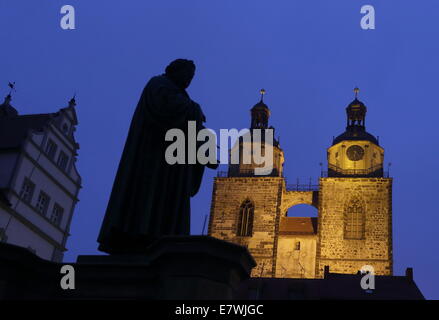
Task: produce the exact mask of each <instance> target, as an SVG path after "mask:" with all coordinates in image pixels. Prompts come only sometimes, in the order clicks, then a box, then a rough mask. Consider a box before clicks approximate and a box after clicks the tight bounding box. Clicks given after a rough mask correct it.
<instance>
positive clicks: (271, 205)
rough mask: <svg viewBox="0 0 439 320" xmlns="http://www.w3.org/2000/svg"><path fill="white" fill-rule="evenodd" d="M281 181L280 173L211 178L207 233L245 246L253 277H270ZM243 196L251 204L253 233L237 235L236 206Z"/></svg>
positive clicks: (237, 211) (237, 207)
mask: <svg viewBox="0 0 439 320" xmlns="http://www.w3.org/2000/svg"><path fill="white" fill-rule="evenodd" d="M283 183H284V180H283V178H280V177H248V178H238V177H229V178H219V177H218V178H215V180H214V187H213V194H212V207H211V213H210V221H209V235H211V236H213V237H216V238H219V239H222V240H226V241H230V242H234V243H237V244H241V245H244V246H247V248H248V249H249V251H250V253H251V254H252V256H253V258H254V259H255V260H256V263H257V266H256V267H255V268H254V269H253V271H252V276H253V277H274V273H275V271H274V269H275V268H274V265H275V257H276V243H277V236H276V235H277V228H278V225H279V214H280V210H279V209H280V201H281V195H282V189H283ZM246 199H250V200H251V201H252V202H253V204H254V220H253V235H252V236H251V237H240V236H237V234H236V233H237V223H238V217H239V210H240V206H241V204H242V203H243V202H244V201H245V200H246Z"/></svg>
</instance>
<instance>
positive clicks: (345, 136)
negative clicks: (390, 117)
mask: <svg viewBox="0 0 439 320" xmlns="http://www.w3.org/2000/svg"><path fill="white" fill-rule="evenodd" d="M345 140H366V141H370V142H372V143H374V144H376V145H377V146H379V142H378V139H377V138H375V136H374V135H372V134H370V133H369V132H367V131H366V130H365V129H362V128H359V127H354V126H352V127H347V128H346V131H345V132H343V133H342V134H340V135H339V136H337V137H336V138H335V139H334V140H333V141H332V145H335V144H337V143H339V142H342V141H345Z"/></svg>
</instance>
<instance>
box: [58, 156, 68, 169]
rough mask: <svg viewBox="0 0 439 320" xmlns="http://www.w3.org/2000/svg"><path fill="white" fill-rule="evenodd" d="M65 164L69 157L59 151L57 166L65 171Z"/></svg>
mask: <svg viewBox="0 0 439 320" xmlns="http://www.w3.org/2000/svg"><path fill="white" fill-rule="evenodd" d="M67 162H69V157H68V156H67V155H66V154H65V152H64V151H61V152H60V153H59V156H58V162H57V165H58V166H59V167H60V168H61V169H62V170H66V168H67Z"/></svg>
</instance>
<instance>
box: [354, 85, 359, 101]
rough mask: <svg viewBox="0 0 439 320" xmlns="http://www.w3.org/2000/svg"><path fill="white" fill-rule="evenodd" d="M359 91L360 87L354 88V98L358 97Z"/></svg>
mask: <svg viewBox="0 0 439 320" xmlns="http://www.w3.org/2000/svg"><path fill="white" fill-rule="evenodd" d="M359 92H360V89H359V88H358V87H355V88H354V93H355V99H358V93H359Z"/></svg>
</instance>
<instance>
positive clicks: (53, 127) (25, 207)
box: [0, 94, 81, 262]
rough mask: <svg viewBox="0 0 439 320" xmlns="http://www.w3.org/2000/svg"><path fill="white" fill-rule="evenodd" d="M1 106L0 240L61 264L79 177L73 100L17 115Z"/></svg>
mask: <svg viewBox="0 0 439 320" xmlns="http://www.w3.org/2000/svg"><path fill="white" fill-rule="evenodd" d="M11 100H12V98H11V95H10V94H9V95H8V96H6V98H5V100H4V102H3V104H1V105H0V242H5V243H9V244H14V245H18V246H21V247H24V248H27V249H29V250H30V251H32V252H33V253H35V254H36V255H38V256H39V257H41V258H43V259H47V260H51V261H56V262H60V261H62V259H63V255H64V252H65V251H66V247H65V245H66V241H67V238H68V236H69V229H70V222H71V220H72V216H73V212H74V209H75V205H76V203H77V202H78V193H79V189H80V188H81V177H80V175H79V173H78V171H77V169H76V165H75V163H76V159H77V151H78V149H79V144H78V143H77V142H76V141H75V138H74V132H75V130H76V126H77V124H78V119H77V117H76V111H75V105H76V103H75V99H74V98H73V99H71V100H70V102H69V104H68V106H67V107H65V108H61V109H60V110H58V111H57V112H54V113H44V114H29V115H20V114H19V113H18V112H17V110H16V109H15V108H14V107H13V106H12V105H11Z"/></svg>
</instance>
